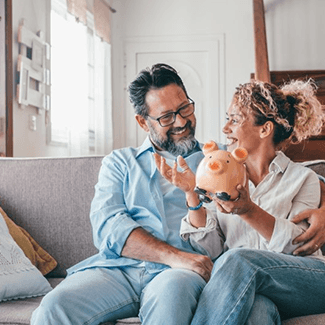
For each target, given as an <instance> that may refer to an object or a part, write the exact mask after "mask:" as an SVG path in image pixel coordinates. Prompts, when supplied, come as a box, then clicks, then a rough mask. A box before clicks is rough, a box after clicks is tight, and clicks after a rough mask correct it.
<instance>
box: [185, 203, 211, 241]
mask: <svg viewBox="0 0 325 325" xmlns="http://www.w3.org/2000/svg"><path fill="white" fill-rule="evenodd" d="M206 213H207V214H206V218H207V219H206V224H205V226H204V227H199V228H196V227H194V226H192V225H191V223H190V218H189V214H187V215H186V216H185V217H184V218H183V219H182V222H181V229H180V235H181V238H182V239H183V240H188V239H189V237H190V235H191V234H195V240H200V239H202V238H203V237H205V235H206V234H207V233H208V232H211V231H212V230H215V229H216V227H217V220H216V218H215V216H214V215H213V213H212V212H211V211H210V210H208V209H206Z"/></svg>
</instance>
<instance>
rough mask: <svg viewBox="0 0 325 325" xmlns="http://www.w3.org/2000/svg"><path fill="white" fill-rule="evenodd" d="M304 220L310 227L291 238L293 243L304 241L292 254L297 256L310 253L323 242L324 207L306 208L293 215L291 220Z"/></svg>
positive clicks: (324, 225) (324, 231) (324, 232)
mask: <svg viewBox="0 0 325 325" xmlns="http://www.w3.org/2000/svg"><path fill="white" fill-rule="evenodd" d="M303 220H306V221H307V222H308V223H309V224H310V227H309V228H308V229H307V230H306V232H305V233H303V234H302V235H300V236H298V237H297V238H295V239H294V240H293V244H299V243H304V244H303V245H302V246H300V247H299V248H297V249H296V250H295V251H294V252H293V254H294V255H299V256H305V255H310V254H312V253H314V252H315V251H316V250H318V249H319V248H321V247H322V246H323V245H324V243H325V209H324V208H321V209H313V210H306V211H303V212H301V213H299V214H298V215H297V216H295V217H294V218H293V219H292V221H293V222H294V223H296V224H297V223H299V222H301V221H303Z"/></svg>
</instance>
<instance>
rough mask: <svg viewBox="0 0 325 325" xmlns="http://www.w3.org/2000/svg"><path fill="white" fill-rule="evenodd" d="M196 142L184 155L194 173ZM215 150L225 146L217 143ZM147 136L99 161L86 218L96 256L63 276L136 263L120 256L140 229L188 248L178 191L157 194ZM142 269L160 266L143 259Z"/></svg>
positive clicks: (182, 201) (197, 159)
mask: <svg viewBox="0 0 325 325" xmlns="http://www.w3.org/2000/svg"><path fill="white" fill-rule="evenodd" d="M200 147H201V146H200V145H199V144H198V145H197V149H196V150H194V152H192V153H191V154H190V155H189V156H188V157H184V158H185V160H186V162H187V164H188V165H189V167H190V168H191V169H192V170H193V171H194V172H195V171H196V168H197V166H198V164H199V162H200V161H201V160H202V158H203V153H202V151H201V149H200ZM219 148H220V149H224V150H225V149H226V148H225V146H222V145H219ZM154 151H155V149H154V147H153V146H152V144H151V142H150V140H149V138H147V139H146V140H145V141H144V143H143V144H142V146H141V147H139V148H123V149H119V150H114V151H113V152H112V153H111V154H110V155H108V156H106V157H105V158H104V159H103V162H102V166H101V169H100V172H99V177H98V183H97V184H96V186H95V196H94V199H93V201H92V204H91V211H90V220H91V224H92V229H93V240H94V244H95V246H96V247H97V249H98V251H99V252H98V254H96V255H94V256H92V257H89V258H88V259H86V260H84V261H82V262H80V263H78V264H77V265H75V266H73V267H71V268H70V269H69V270H68V274H71V273H74V272H76V271H80V270H84V269H87V268H92V267H114V266H123V265H124V266H125V265H137V264H139V263H141V262H142V261H139V260H135V259H131V258H126V257H121V251H122V249H123V246H124V244H125V241H126V240H127V238H128V236H129V235H130V233H131V232H132V230H134V229H135V228H138V227H143V228H144V229H146V230H147V231H148V232H150V233H151V234H152V235H153V236H155V237H157V238H159V239H161V240H163V241H165V242H167V243H168V244H170V245H172V246H174V247H177V248H179V249H181V250H183V251H188V252H194V251H193V248H192V247H191V245H190V243H188V242H185V241H183V240H182V239H181V238H180V236H179V230H180V225H181V219H182V217H184V216H185V215H186V214H187V207H186V203H185V195H184V193H183V192H182V191H181V190H179V189H178V188H176V187H172V188H171V190H170V191H168V193H166V194H165V195H164V196H163V193H162V190H161V185H160V184H161V182H160V177H161V175H160V173H159V171H158V170H157V168H156V165H155V162H154V158H153V154H152V153H153V152H154ZM145 267H146V269H147V270H148V272H158V271H160V270H161V269H163V268H166V267H167V266H166V265H163V264H158V263H151V262H145Z"/></svg>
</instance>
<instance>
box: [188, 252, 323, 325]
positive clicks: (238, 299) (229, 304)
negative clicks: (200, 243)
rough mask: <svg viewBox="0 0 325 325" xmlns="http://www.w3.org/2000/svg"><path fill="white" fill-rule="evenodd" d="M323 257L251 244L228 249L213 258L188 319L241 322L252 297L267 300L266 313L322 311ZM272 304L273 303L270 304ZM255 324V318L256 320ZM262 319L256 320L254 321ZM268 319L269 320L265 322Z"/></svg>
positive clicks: (286, 314)
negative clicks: (193, 312)
mask: <svg viewBox="0 0 325 325" xmlns="http://www.w3.org/2000/svg"><path fill="white" fill-rule="evenodd" d="M324 279H325V263H324V262H322V261H320V260H316V259H313V258H310V257H296V256H292V255H285V254H279V253H273V252H269V251H262V250H253V249H232V250H229V251H227V252H226V253H224V254H223V255H222V256H221V257H220V258H219V259H218V260H217V261H216V262H215V265H214V268H213V271H212V276H211V279H210V281H209V282H208V284H207V285H206V286H205V288H204V290H203V292H202V294H201V296H200V299H199V303H198V307H197V310H196V313H195V315H194V318H193V320H192V325H198V324H205V325H212V324H213V325H215V324H218V325H222V324H231V325H235V324H245V323H246V322H247V321H248V317H249V316H250V313H251V312H253V311H254V308H255V307H253V306H254V303H256V300H257V299H258V300H260V299H261V298H262V300H264V298H265V299H266V300H264V302H266V303H267V304H268V305H269V306H267V305H264V308H267V309H268V314H269V315H271V314H273V316H270V319H271V318H272V317H275V320H274V323H275V324H280V320H279V319H277V317H276V314H277V311H276V307H277V309H278V311H279V313H280V315H281V317H282V318H283V319H285V318H291V317H296V316H303V315H309V314H318V313H324V312H325V305H324V301H325V281H324ZM274 304H275V305H274ZM256 324H259V323H256ZM260 324H262V323H260ZM269 324H271V323H269Z"/></svg>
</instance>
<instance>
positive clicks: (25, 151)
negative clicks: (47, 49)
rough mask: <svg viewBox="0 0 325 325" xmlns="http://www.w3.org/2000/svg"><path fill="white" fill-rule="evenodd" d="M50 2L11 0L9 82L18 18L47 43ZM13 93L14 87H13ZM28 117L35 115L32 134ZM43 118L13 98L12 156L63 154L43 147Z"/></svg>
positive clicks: (15, 64)
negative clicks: (34, 127) (11, 44)
mask: <svg viewBox="0 0 325 325" xmlns="http://www.w3.org/2000/svg"><path fill="white" fill-rule="evenodd" d="M50 3H51V2H50V0H14V1H13V2H12V5H13V8H12V12H13V20H12V21H13V33H14V35H13V62H14V64H13V69H14V71H13V76H14V78H13V80H14V81H15V80H16V70H17V59H18V54H19V47H18V42H17V37H18V27H19V24H20V21H21V19H24V20H25V23H24V24H25V26H26V28H28V29H29V30H30V31H32V32H33V33H37V32H38V31H42V32H43V33H44V39H45V41H46V42H48V43H50V19H49V17H50V8H51V6H50ZM13 87H14V94H15V95H16V87H17V85H16V84H14V85H13ZM30 115H34V116H36V131H32V130H31V129H30V128H29V118H30ZM46 122H47V121H46V116H45V113H44V111H43V112H42V114H38V112H37V109H36V108H35V107H32V106H28V107H26V108H24V109H22V108H21V106H20V105H19V104H18V101H17V99H16V98H15V100H14V104H13V147H14V150H13V154H14V156H15V157H36V156H60V155H66V152H65V148H60V147H52V146H48V145H47V144H46Z"/></svg>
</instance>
